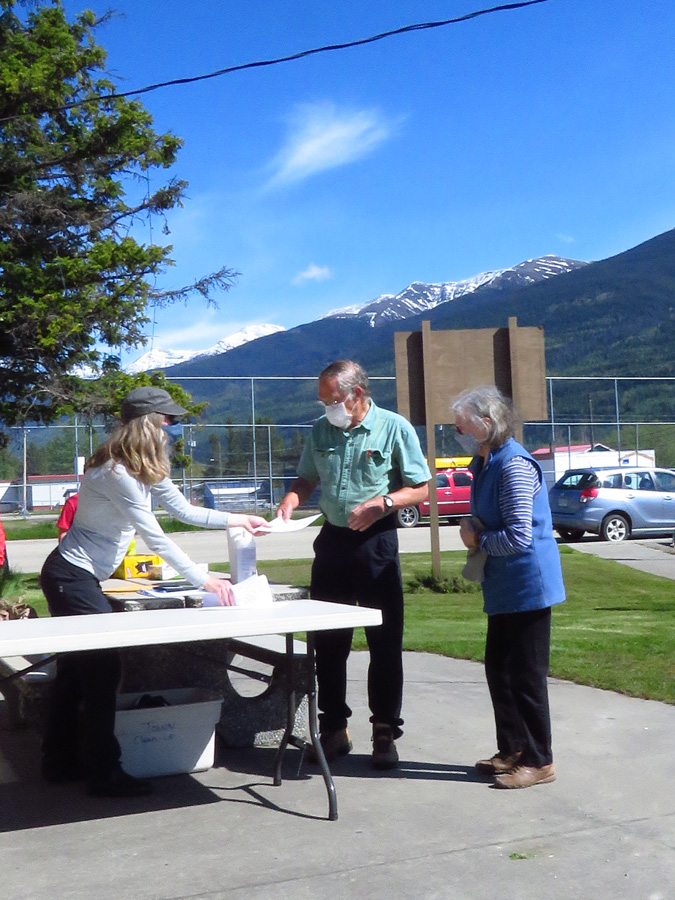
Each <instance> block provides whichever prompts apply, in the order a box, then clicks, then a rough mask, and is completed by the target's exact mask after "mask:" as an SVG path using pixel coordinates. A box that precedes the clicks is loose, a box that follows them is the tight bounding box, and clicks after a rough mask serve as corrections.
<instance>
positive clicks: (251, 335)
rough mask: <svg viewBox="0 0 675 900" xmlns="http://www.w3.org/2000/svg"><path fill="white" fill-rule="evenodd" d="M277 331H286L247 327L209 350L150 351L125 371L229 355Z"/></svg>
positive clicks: (142, 370) (156, 349)
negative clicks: (221, 354) (236, 348)
mask: <svg viewBox="0 0 675 900" xmlns="http://www.w3.org/2000/svg"><path fill="white" fill-rule="evenodd" d="M277 331H285V329H284V328H283V327H282V326H281V325H247V326H246V328H242V329H241V331H236V332H235V333H234V334H231V335H229V337H226V338H223V339H222V340H220V341H218V343H217V344H214V345H213V347H209V348H208V350H162V349H160V348H159V347H157V348H154V349H152V350H148V351H147V352H146V353H144V354H143V355H142V356H139V358H138V359H137V360H135V361H134V362H132V363H129V365H128V366H125V367H124V371H125V372H128V373H129V375H135V374H136V372H149V371H150V370H151V369H152V370H154V369H168V368H169V366H177V365H178V364H179V363H184V362H187V361H188V360H191V359H199V358H200V357H203V356H217V355H218V354H220V353H227V351H228V350H233V349H234V348H235V347H240V346H241V345H242V344H247V343H248V342H249V341H255V340H257V339H258V338H261V337H265V336H266V335H268V334H276V332H277Z"/></svg>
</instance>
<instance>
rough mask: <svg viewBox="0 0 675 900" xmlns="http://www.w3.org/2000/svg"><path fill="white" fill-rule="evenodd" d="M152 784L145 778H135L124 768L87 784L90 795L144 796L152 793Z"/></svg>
mask: <svg viewBox="0 0 675 900" xmlns="http://www.w3.org/2000/svg"><path fill="white" fill-rule="evenodd" d="M152 790H153V787H152V784H151V783H150V782H149V781H146V780H145V779H144V778H134V776H133V775H128V774H127V773H126V772H125V771H124V770H123V769H113V770H112V772H110V774H108V775H106V776H105V777H104V778H94V779H92V780H91V781H89V782H88V784H87V793H88V794H89V796H90V797H143V796H145V795H146V794H151V793H152Z"/></svg>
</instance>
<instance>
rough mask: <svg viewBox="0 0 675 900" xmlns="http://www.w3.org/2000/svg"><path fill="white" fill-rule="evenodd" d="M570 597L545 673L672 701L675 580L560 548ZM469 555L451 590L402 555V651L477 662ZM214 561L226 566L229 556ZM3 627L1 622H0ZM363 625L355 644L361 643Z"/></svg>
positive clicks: (477, 597) (451, 569) (447, 562)
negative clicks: (465, 571)
mask: <svg viewBox="0 0 675 900" xmlns="http://www.w3.org/2000/svg"><path fill="white" fill-rule="evenodd" d="M560 549H561V560H562V565H563V574H564V578H565V585H566V588H567V596H568V599H567V602H566V603H563V604H561V605H560V606H556V607H555V608H554V610H553V628H552V643H551V675H553V676H555V677H557V678H565V679H569V680H570V681H575V682H577V683H579V684H587V685H591V686H592V687H599V688H606V689H608V690H613V691H619V692H621V693H624V694H629V695H631V696H634V697H644V698H647V699H651V700H663V701H665V702H667V703H675V629H674V628H673V612H674V611H675V585H674V584H673V582H672V581H671V580H669V579H666V578H658V577H656V576H654V575H648V574H646V573H644V572H638V571H635V570H634V569H630V568H628V567H627V566H622V565H620V564H619V563H616V562H612V561H611V560H604V559H599V558H597V557H595V556H591V555H590V554H585V553H578V552H577V551H575V550H573V549H572V548H570V547H565V546H563V547H561V548H560ZM464 558H465V554H464V553H462V552H450V553H443V554H442V583H443V586H444V587H445V588H446V590H448V592H447V593H438V592H436V591H434V590H432V589H431V588H430V587H428V586H425V585H424V581H425V579H426V577H427V576H428V575H429V574H430V568H431V567H430V561H429V555H428V554H427V553H405V554H402V556H401V566H402V571H403V580H404V584H405V586H406V627H405V635H404V647H405V649H406V650H416V651H424V652H427V653H438V654H441V655H444V656H452V657H457V658H462V659H473V660H477V661H482V659H483V650H484V643H485V624H486V617H485V615H484V614H483V612H482V598H481V594H480V591H478V590H477V589H476V588H477V586H476V585H473V584H470V583H469V582H466V581H464V580H463V579H462V578H461V577H459V576H460V572H461V569H462V566H463V564H464ZM310 566H311V560H277V561H273V562H266V561H259V563H258V569H259V571H260V572H261V573H264V574H265V575H267V577H268V578H269V579H270V581H276V582H278V583H282V584H294V585H298V586H307V585H308V584H309V574H310ZM211 568H212V569H214V570H217V571H227V570H228V566H227V564H226V563H225V564H213V565H212V566H211ZM23 581H24V586H25V589H26V598H25V599H26V601H27V602H29V603H32V604H33V605H34V606H35V607H36V608H37V609H38V612H39V614H40V615H46V606H45V602H44V598H43V597H42V594H41V593H40V591H39V587H38V584H37V576H34V575H26V576H23ZM0 627H1V626H0ZM365 646H366V644H365V637H364V635H363V631H362V630H360V629H359V630H357V631H356V633H355V636H354V647H355V648H364V647H365Z"/></svg>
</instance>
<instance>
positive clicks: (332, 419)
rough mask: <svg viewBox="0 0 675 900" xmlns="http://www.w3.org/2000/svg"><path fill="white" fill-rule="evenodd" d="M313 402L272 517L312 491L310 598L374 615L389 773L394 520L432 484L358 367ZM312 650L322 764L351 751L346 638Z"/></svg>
mask: <svg viewBox="0 0 675 900" xmlns="http://www.w3.org/2000/svg"><path fill="white" fill-rule="evenodd" d="M318 394H319V401H320V402H321V403H322V404H323V405H324V408H325V415H324V416H322V417H321V418H320V419H318V420H317V421H316V422H315V424H314V427H313V428H312V431H311V433H310V436H309V438H308V440H307V442H306V444H305V447H304V450H303V453H302V457H301V459H300V464H299V465H298V477H297V479H296V480H295V481H294V483H293V485H292V486H291V489H290V491H289V492H288V493H287V494H286V496H285V497H284V498H283V500H282V501H281V503H280V504H279V509H278V510H277V515H280V516H282V517H283V518H284V519H288V518H290V516H291V514H292V512H293V510H294V509H296V508H297V507H298V506H299V505H300V504H302V503H304V502H306V501H307V500H308V499H309V497H310V495H311V494H312V492H313V491H314V489H315V488H316V486H317V484H320V485H321V500H320V503H319V506H320V509H321V511H322V513H323V514H324V518H325V522H324V525H323V527H322V529H321V531H320V532H319V535H318V537H317V538H316V541H315V542H314V552H315V558H314V563H313V565H312V580H311V587H310V592H311V596H312V597H314V598H316V599H317V600H330V601H333V602H335V603H348V604H358V605H360V606H368V607H372V608H375V609H380V610H381V611H382V625H381V626H377V627H372V628H366V639H367V641H368V649H369V651H370V666H369V670H368V702H369V705H370V711H371V713H372V715H371V718H370V721H371V722H372V724H373V754H372V764H373V766H374V767H375V768H377V769H390V768H394V767H395V766H396V765H397V764H398V753H397V751H396V744H395V740H396V739H397V738H398V737H400V736H401V734H402V733H403V732H402V731H401V725H402V724H403V719H402V718H401V702H402V696H403V649H402V645H403V585H402V582H401V567H400V563H399V557H398V534H397V532H396V517H395V516H394V515H393V513H394V512H395V511H396V510H398V509H402V508H403V507H405V506H414V505H416V504H418V503H421V502H422V501H423V500H426V498H427V495H428V484H427V482H428V480H429V479H430V477H431V474H430V472H429V468H428V466H427V463H426V460H425V459H424V456H423V454H422V450H421V447H420V444H419V440H418V438H417V435H416V434H415V431H414V429H413V427H412V426H411V425H410V423H409V422H408V421H407V420H406V419H404V418H403V416H399V415H398V414H397V413H393V412H389V411H388V410H385V409H380V408H379V407H378V406H376V405H375V403H374V402H373V400H372V399H371V396H370V387H369V383H368V376H367V374H366V372H365V371H364V369H363V368H362V367H361V366H360V365H359V364H358V363H355V362H352V361H351V360H339V361H337V362H334V363H331V365H330V366H328V367H327V368H326V369H324V370H323V372H322V373H321V374H320V375H319V392H318ZM315 640H316V674H317V682H318V703H319V709H320V715H319V723H320V731H321V745H322V747H323V750H324V753H325V755H326V758H327V759H329V760H330V759H333V758H335V757H336V756H340V755H342V754H345V753H349V751H350V750H351V749H352V743H351V740H350V737H349V733H348V731H347V720H348V719H349V716H350V715H351V710H350V708H349V707H348V706H347V702H346V695H347V658H348V656H349V651H350V649H351V642H352V632H351V630H348V629H347V630H340V631H326V632H319V633H317V635H316V638H315Z"/></svg>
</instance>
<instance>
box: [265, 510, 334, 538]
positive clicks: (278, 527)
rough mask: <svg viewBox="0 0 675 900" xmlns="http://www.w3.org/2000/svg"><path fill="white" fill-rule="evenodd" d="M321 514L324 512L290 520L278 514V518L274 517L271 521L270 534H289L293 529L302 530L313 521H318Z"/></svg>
mask: <svg viewBox="0 0 675 900" xmlns="http://www.w3.org/2000/svg"><path fill="white" fill-rule="evenodd" d="M321 515H322V513H317V514H316V515H315V516H305V517H304V518H302V519H289V520H288V521H286V520H284V519H282V518H281V516H277V517H276V519H272V521H271V522H270V523H269V527H268V530H269V532H270V534H288V533H289V532H291V531H302V529H303V528H307V526H308V525H311V524H312V522H316V520H317V519H318V518H319V517H320V516H321Z"/></svg>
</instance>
